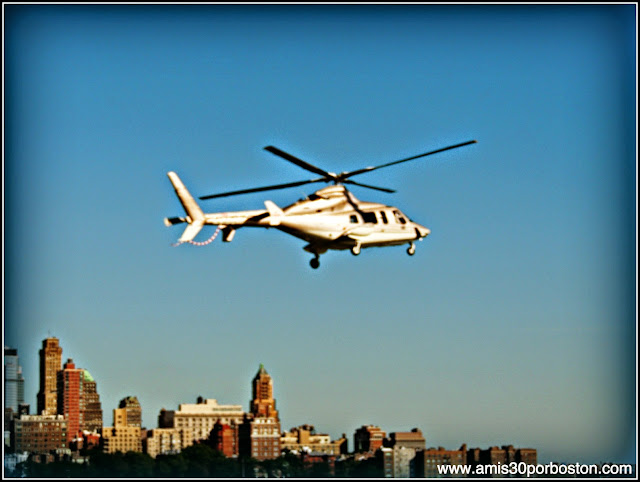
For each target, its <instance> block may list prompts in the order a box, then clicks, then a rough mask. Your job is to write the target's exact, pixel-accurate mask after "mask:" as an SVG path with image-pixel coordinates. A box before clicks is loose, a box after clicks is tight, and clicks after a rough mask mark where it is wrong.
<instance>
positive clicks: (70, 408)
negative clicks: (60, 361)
mask: <svg viewBox="0 0 640 482" xmlns="http://www.w3.org/2000/svg"><path fill="white" fill-rule="evenodd" d="M57 380H58V390H57V394H58V402H57V406H58V414H60V415H64V418H65V419H66V420H67V422H68V424H69V426H68V431H67V439H68V440H67V441H68V442H71V440H72V439H73V438H74V437H75V436H76V435H77V434H78V432H79V431H80V430H81V426H84V414H83V413H82V412H83V410H81V407H82V392H83V390H84V387H83V382H84V370H82V369H81V368H76V365H75V363H73V360H72V359H71V358H69V359H68V360H67V362H66V363H65V364H64V367H63V368H62V370H60V371H59V372H58V377H57Z"/></svg>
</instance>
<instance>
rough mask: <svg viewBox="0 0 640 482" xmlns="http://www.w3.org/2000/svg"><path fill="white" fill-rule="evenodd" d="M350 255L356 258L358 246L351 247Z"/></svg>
mask: <svg viewBox="0 0 640 482" xmlns="http://www.w3.org/2000/svg"><path fill="white" fill-rule="evenodd" d="M351 254H352V255H354V256H358V255H359V254H360V245H359V244H356V245H355V246H351Z"/></svg>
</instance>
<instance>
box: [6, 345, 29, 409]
mask: <svg viewBox="0 0 640 482" xmlns="http://www.w3.org/2000/svg"><path fill="white" fill-rule="evenodd" d="M23 403H24V378H22V367H20V363H19V361H18V350H16V349H15V348H9V347H7V346H5V347H4V408H5V409H6V408H10V409H11V411H12V412H13V413H14V414H17V413H18V411H19V406H20V405H21V404H23Z"/></svg>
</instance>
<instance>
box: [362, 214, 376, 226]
mask: <svg viewBox="0 0 640 482" xmlns="http://www.w3.org/2000/svg"><path fill="white" fill-rule="evenodd" d="M362 219H363V220H364V222H365V223H373V224H377V223H378V218H376V213H362Z"/></svg>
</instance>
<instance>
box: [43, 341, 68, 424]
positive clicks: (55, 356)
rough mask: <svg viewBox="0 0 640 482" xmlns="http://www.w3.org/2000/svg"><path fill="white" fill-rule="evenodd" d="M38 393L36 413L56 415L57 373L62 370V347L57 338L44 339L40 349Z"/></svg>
mask: <svg viewBox="0 0 640 482" xmlns="http://www.w3.org/2000/svg"><path fill="white" fill-rule="evenodd" d="M39 354H40V391H39V392H38V397H37V398H38V413H39V414H43V415H56V414H57V413H58V393H57V390H58V379H57V376H58V371H60V369H61V368H62V347H61V346H60V344H59V341H58V339H57V338H53V337H51V338H45V339H44V340H43V341H42V348H41V349H40V352H39Z"/></svg>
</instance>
